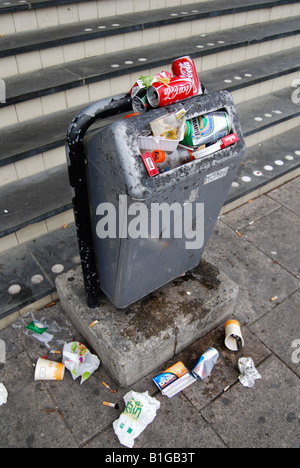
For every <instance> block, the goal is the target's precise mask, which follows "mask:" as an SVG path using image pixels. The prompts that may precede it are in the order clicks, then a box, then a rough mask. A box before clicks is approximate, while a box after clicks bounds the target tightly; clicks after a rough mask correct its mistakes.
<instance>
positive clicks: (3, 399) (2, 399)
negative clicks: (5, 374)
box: [0, 382, 8, 406]
mask: <svg viewBox="0 0 300 468" xmlns="http://www.w3.org/2000/svg"><path fill="white" fill-rule="evenodd" d="M7 397H8V393H7V390H6V388H5V386H4V385H3V383H2V382H1V383H0V406H1V405H5V403H7Z"/></svg>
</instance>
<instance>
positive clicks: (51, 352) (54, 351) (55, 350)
mask: <svg viewBox="0 0 300 468" xmlns="http://www.w3.org/2000/svg"><path fill="white" fill-rule="evenodd" d="M50 354H61V351H59V350H58V349H51V350H50Z"/></svg>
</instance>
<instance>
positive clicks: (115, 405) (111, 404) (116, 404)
mask: <svg viewBox="0 0 300 468" xmlns="http://www.w3.org/2000/svg"><path fill="white" fill-rule="evenodd" d="M102 404H103V405H104V406H110V407H111V408H116V409H119V408H120V407H119V405H118V403H110V402H109V401H102Z"/></svg>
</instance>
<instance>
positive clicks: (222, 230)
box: [204, 211, 299, 325]
mask: <svg viewBox="0 0 300 468" xmlns="http://www.w3.org/2000/svg"><path fill="white" fill-rule="evenodd" d="M276 212H277V211H275V212H274V213H276ZM270 216H273V213H272V214H271V215H269V216H268V218H270ZM226 217H227V215H225V216H224V217H222V221H220V220H218V221H217V223H216V226H215V229H214V231H213V233H212V235H211V237H210V240H209V242H208V245H207V246H206V249H205V251H204V255H205V257H206V259H207V261H209V262H211V263H213V264H214V265H216V266H217V268H220V269H222V270H223V271H224V273H225V274H226V275H228V276H229V278H231V279H232V280H233V281H235V282H236V283H237V284H238V285H239V293H238V297H237V302H236V305H235V311H234V314H235V317H236V318H237V319H238V320H239V321H240V322H241V323H243V324H244V325H245V324H249V323H253V322H254V321H256V320H257V319H258V318H260V317H262V316H263V315H264V314H265V313H266V312H267V311H268V310H270V309H271V308H272V307H274V306H275V305H276V304H277V303H278V302H281V301H283V300H284V299H285V298H287V297H289V296H290V294H292V293H293V292H294V291H296V290H297V289H298V287H299V281H298V280H297V279H296V278H295V277H294V276H293V275H291V274H290V273H288V272H287V271H286V269H285V268H282V267H281V266H280V265H279V264H278V263H277V262H274V261H273V260H271V259H270V258H269V257H268V256H267V255H264V253H263V252H262V251H261V250H259V249H258V248H257V247H255V246H254V245H252V243H251V242H250V241H248V240H246V236H245V235H242V236H239V235H238V234H237V233H236V232H235V231H234V230H232V229H231V228H229V227H228V226H226V224H224V223H225V222H226ZM264 219H265V218H264ZM257 222H258V223H259V221H257ZM255 225H256V223H254V224H253V225H251V228H252V229H253V226H255ZM287 225H289V224H287ZM269 236H271V238H272V233H271V232H269ZM274 296H278V300H276V301H271V298H273V297H274Z"/></svg>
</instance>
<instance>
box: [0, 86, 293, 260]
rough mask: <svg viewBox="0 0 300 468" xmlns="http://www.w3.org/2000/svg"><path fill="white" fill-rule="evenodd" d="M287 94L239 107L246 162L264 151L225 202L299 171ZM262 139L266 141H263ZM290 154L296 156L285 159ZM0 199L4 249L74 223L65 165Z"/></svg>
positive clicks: (1, 193)
mask: <svg viewBox="0 0 300 468" xmlns="http://www.w3.org/2000/svg"><path fill="white" fill-rule="evenodd" d="M289 92H290V90H289V89H285V90H282V91H277V92H275V93H273V94H271V95H268V96H266V97H265V99H263V98H256V99H253V100H251V101H248V102H246V103H241V104H239V105H238V106H237V111H238V115H239V118H240V122H241V125H242V128H243V132H244V137H245V141H246V142H247V141H249V142H252V143H251V144H249V146H248V148H247V152H246V157H245V161H252V160H253V158H254V156H253V155H257V154H260V153H261V157H260V158H257V157H256V162H255V164H256V167H255V164H254V163H253V164H254V165H253V164H252V163H251V164H250V165H249V164H248V163H246V162H244V163H243V165H242V167H241V171H242V172H241V175H238V180H236V181H235V182H236V183H235V185H234V187H232V189H231V195H230V197H231V198H230V199H229V200H228V202H226V204H229V203H230V204H231V203H233V202H235V203H236V200H237V199H243V197H245V196H246V195H248V194H249V193H251V194H252V192H255V191H256V190H257V189H260V188H261V186H263V187H265V186H268V184H269V183H270V182H271V181H272V183H273V182H274V183H276V182H275V180H276V179H280V178H281V177H283V176H284V177H286V176H287V177H293V176H294V171H296V170H298V169H299V163H300V158H299V156H298V154H297V152H299V150H300V141H299V131H298V127H299V124H300V107H299V106H297V105H295V104H294V103H293V102H292V101H291V100H289V99H288V97H289ZM261 109H263V112H260V110H261ZM117 118H120V117H116V119H117ZM121 118H122V116H121ZM113 120H114V119H111V120H110V121H113ZM106 123H107V122H106ZM102 125H104V122H102ZM94 131H96V130H94ZM261 135H264V136H265V137H266V136H267V135H268V137H267V138H264V139H262V136H261ZM273 141H274V142H275V143H274V144H273V143H272V142H273ZM269 148H271V149H270V150H269ZM276 148H277V150H276ZM284 148H286V154H283V153H284ZM274 155H276V156H274ZM287 155H290V156H292V158H285V156H287ZM274 161H277V162H276V163H275V162H274ZM278 161H280V162H278ZM247 164H248V165H247ZM265 166H269V167H272V169H268V168H267V169H265ZM246 168H250V169H251V171H252V173H251V174H250V173H249V171H250V169H247V171H248V173H247V174H246V173H245V171H246ZM247 171H246V172H247ZM249 179H250V180H249ZM265 188H266V187H265ZM265 188H264V189H265ZM0 200H1V202H0V220H1V230H0V239H1V245H2V248H1V250H2V251H3V250H6V249H8V248H10V247H12V246H13V245H18V244H22V243H24V242H26V241H28V240H31V239H33V238H36V237H38V236H41V235H43V234H45V233H46V232H49V231H52V230H55V229H57V228H58V227H62V226H63V225H65V224H68V223H69V222H72V221H73V210H72V205H71V193H70V188H69V179H68V172H67V166H66V164H63V165H60V166H58V167H55V168H52V169H48V170H47V171H44V172H40V173H38V174H36V175H32V176H30V177H28V178H23V179H21V180H17V181H15V182H12V183H10V184H7V185H5V186H3V187H2V188H0Z"/></svg>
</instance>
